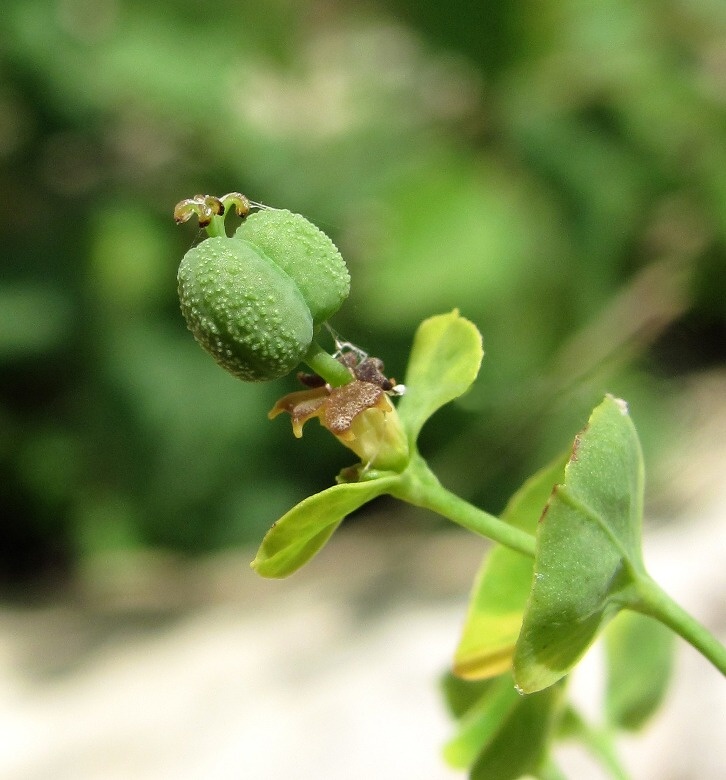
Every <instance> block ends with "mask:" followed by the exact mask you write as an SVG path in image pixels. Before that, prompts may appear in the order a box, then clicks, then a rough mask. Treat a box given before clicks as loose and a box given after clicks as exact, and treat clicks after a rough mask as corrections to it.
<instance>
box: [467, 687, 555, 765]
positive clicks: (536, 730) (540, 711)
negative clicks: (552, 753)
mask: <svg viewBox="0 0 726 780" xmlns="http://www.w3.org/2000/svg"><path fill="white" fill-rule="evenodd" d="M507 680H508V682H509V676H508V675H507ZM563 692H564V685H556V686H552V687H550V688H549V689H548V690H546V691H541V692H539V693H534V694H530V695H528V696H520V695H518V694H516V692H515V694H514V695H515V698H516V701H515V702H514V706H513V707H512V708H511V709H510V710H509V711H508V713H507V715H506V717H505V719H504V720H503V721H502V723H501V724H500V728H499V730H498V731H497V732H496V734H495V735H494V736H493V738H492V739H491V740H490V741H489V742H488V743H487V744H486V745H485V746H484V749H483V750H482V751H481V752H480V754H479V756H478V757H477V759H476V762H475V763H474V765H473V766H472V768H471V772H470V774H469V777H470V778H471V780H516V778H520V777H522V776H523V775H531V774H536V773H537V770H538V768H539V767H540V766H541V765H542V763H543V762H544V761H545V760H546V758H547V752H548V745H549V743H550V739H551V736H552V734H553V733H554V731H555V729H556V727H557V723H558V721H559V718H560V714H561V712H562V698H563Z"/></svg>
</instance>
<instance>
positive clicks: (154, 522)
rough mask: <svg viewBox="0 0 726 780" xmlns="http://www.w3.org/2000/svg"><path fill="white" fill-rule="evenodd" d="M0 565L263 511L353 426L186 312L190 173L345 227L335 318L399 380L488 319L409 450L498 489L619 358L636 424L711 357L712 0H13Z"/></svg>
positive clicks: (722, 49)
mask: <svg viewBox="0 0 726 780" xmlns="http://www.w3.org/2000/svg"><path fill="white" fill-rule="evenodd" d="M2 17H3V23H2V28H1V29H0V177H1V179H0V181H1V184H2V186H0V199H1V203H2V212H3V213H4V215H5V217H4V218H3V220H2V226H1V227H0V229H1V230H2V242H1V245H0V253H1V254H0V258H1V262H0V515H1V516H2V519H1V521H0V522H1V524H2V542H1V543H0V579H2V581H3V582H4V583H5V584H13V583H14V584H17V583H19V582H25V581H27V580H28V579H29V578H30V579H34V580H39V579H43V578H45V577H56V576H57V575H58V574H62V573H64V572H68V571H71V570H72V569H73V567H74V566H75V565H76V564H78V563H79V562H82V561H83V560H85V559H86V557H87V556H89V555H95V554H99V553H104V552H107V551H111V550H118V549H128V548H138V547H147V546H153V547H163V548H166V549H171V550H176V551H181V552H188V553H197V552H204V551H209V550H214V549H219V548H223V547H226V546H231V545H239V544H251V543H254V542H256V541H257V540H259V538H260V535H261V534H262V532H263V531H264V530H265V529H266V528H267V526H268V525H269V524H270V523H271V522H272V521H273V520H275V519H276V517H277V516H278V515H279V514H281V513H282V512H283V511H285V510H286V509H287V508H289V507H290V506H291V505H292V504H294V503H295V502H296V501H298V500H299V499H301V498H302V497H303V496H305V495H307V494H308V493H310V492H312V491H315V490H319V489H322V488H323V487H325V486H327V485H329V484H331V483H332V480H333V476H334V475H335V474H336V473H337V471H338V470H339V469H340V468H341V467H343V466H345V465H348V464H349V463H350V462H351V456H350V455H349V454H348V453H346V452H345V451H344V450H343V449H342V448H340V447H338V446H337V445H336V444H335V442H333V441H332V438H331V439H330V440H329V439H328V438H327V437H326V436H325V435H323V432H322V431H320V430H318V429H317V427H316V426H311V427H310V428H309V429H307V430H306V433H305V438H304V439H303V440H302V442H300V441H296V440H294V439H293V437H292V435H291V432H290V429H289V426H288V425H285V424H284V423H283V422H282V421H281V420H276V421H275V422H274V423H270V422H268V420H267V419H266V411H267V410H268V409H269V408H270V407H271V406H272V404H273V403H274V401H275V400H276V398H277V397H279V396H280V395H282V394H283V393H285V392H288V391H290V390H291V389H294V386H295V383H294V380H293V379H292V378H290V379H289V380H285V381H281V382H275V383H272V384H270V385H259V386H258V385H254V386H253V385H250V386H247V385H243V384H241V383H240V382H238V381H237V380H234V379H232V378H231V377H229V376H227V375H226V374H225V373H224V372H223V371H221V370H220V369H218V368H217V367H216V366H215V364H214V363H213V362H212V360H211V359H210V358H209V357H208V356H206V355H205V354H204V353H203V352H202V351H201V350H200V349H199V347H198V346H197V345H196V344H195V343H194V341H193V339H192V337H191V335H190V334H189V333H188V332H187V331H186V329H185V326H184V323H183V320H182V318H181V315H180V314H179V312H178V303H177V299H176V289H175V287H176V283H175V273H176V267H177V265H178V263H179V260H180V259H181V257H182V255H183V253H184V252H185V251H186V250H187V249H188V248H189V247H190V246H192V245H193V243H194V242H195V241H197V240H199V234H198V233H196V232H195V228H194V227H192V225H191V224H188V225H185V226H183V227H181V228H178V227H175V226H174V224H173V222H172V219H171V212H172V209H173V207H174V204H175V203H176V202H177V201H178V200H180V199H182V198H184V197H189V196H191V195H193V194H195V193H196V192H205V193H214V194H218V195H219V194H222V193H224V192H228V191H230V190H240V191H242V192H244V193H245V194H247V195H248V196H249V197H251V198H253V199H255V200H258V201H261V202H264V203H267V204H270V205H273V206H280V207H287V208H290V209H292V210H295V211H300V212H302V213H303V214H305V215H306V216H308V217H309V218H310V219H311V220H312V221H314V222H315V223H316V224H318V225H319V226H320V227H322V228H323V229H324V230H325V231H326V232H328V233H329V234H330V235H331V236H332V237H333V239H334V240H335V241H336V242H337V243H338V245H339V246H340V248H341V250H342V252H343V255H344V256H345V257H346V259H347V260H348V263H349V265H350V268H351V273H352V277H353V293H352V295H351V298H350V300H349V302H348V303H347V305H346V306H344V308H343V310H342V311H341V313H340V314H339V315H337V316H336V318H335V320H334V322H333V325H334V327H335V328H336V329H337V330H338V331H339V332H340V333H341V334H342V335H343V336H344V337H345V338H347V339H350V340H352V341H354V342H356V343H357V344H359V345H360V346H362V347H363V348H365V349H366V350H368V351H369V352H371V353H373V354H376V355H379V356H380V357H382V358H384V360H385V361H386V366H387V370H388V372H389V374H392V375H394V376H396V377H398V378H399V380H400V379H402V377H403V374H404V371H405V364H406V354H407V350H408V347H409V345H410V341H411V338H412V335H413V332H414V330H415V328H416V326H417V324H418V322H419V321H420V320H421V319H422V318H424V317H426V316H429V315H431V314H436V313H441V312H443V311H447V310H450V309H451V308H453V307H459V308H460V310H461V311H462V313H463V314H464V315H465V316H467V317H469V318H470V319H472V320H473V321H474V322H475V323H476V324H477V325H478V327H479V328H480V329H481V330H482V332H483V334H484V341H485V348H486V350H487V357H486V359H485V363H484V366H483V370H482V373H481V375H480V379H479V381H478V383H477V385H476V387H475V389H474V390H473V391H472V392H471V393H470V394H469V395H468V396H467V397H466V398H465V399H463V401H462V402H461V403H460V404H458V405H457V406H456V407H453V408H450V409H446V410H444V411H442V412H441V413H440V414H439V415H438V416H437V418H435V420H434V421H433V422H432V423H431V424H430V426H429V427H428V428H427V429H426V431H425V433H424V439H423V449H424V451H425V453H426V454H427V455H429V456H430V457H431V460H432V462H433V465H434V467H435V468H436V469H437V470H438V471H439V472H440V475H441V477H442V480H443V481H444V482H445V483H446V484H447V485H449V486H450V487H452V488H454V489H456V490H458V491H460V492H461V493H462V494H464V495H465V496H466V497H468V498H471V499H473V500H475V501H477V502H481V503H482V504H483V505H484V506H486V507H487V508H488V509H489V510H492V511H497V510H499V509H500V508H501V507H502V505H503V502H504V501H505V500H506V497H507V496H508V495H509V493H511V491H512V490H514V489H515V488H516V487H517V485H518V484H519V482H520V481H521V480H522V479H523V478H524V477H525V476H527V474H528V473H530V472H531V471H533V470H534V469H535V468H537V467H539V466H540V465H542V463H543V462H544V461H545V460H546V459H547V458H549V457H551V456H553V455H554V454H556V453H557V452H558V451H559V450H561V449H562V448H564V447H566V446H567V445H568V442H569V441H570V440H571V438H572V436H573V434H574V432H575V431H576V430H577V429H578V428H579V427H581V425H582V424H583V422H584V421H585V419H586V417H587V414H588V412H589V409H590V408H591V407H592V406H593V405H594V404H595V403H597V402H598V400H599V399H600V397H601V396H602V394H603V393H604V392H606V391H610V392H613V393H616V394H619V395H622V396H623V397H625V398H626V399H628V400H629V401H630V403H631V408H632V411H633V415H634V418H635V421H636V424H637V425H638V427H639V429H640V431H641V434H642V435H643V438H644V440H645V445H646V450H647V454H648V456H649V457H650V458H657V456H658V454H659V453H662V452H663V451H666V450H667V449H668V448H671V447H676V446H677V442H678V432H679V421H678V420H677V419H676V418H675V417H674V414H673V409H674V399H676V398H677V397H678V393H679V390H680V388H681V387H682V385H683V382H684V381H685V379H687V378H688V377H689V375H691V374H692V373H693V372H698V371H702V370H704V369H707V368H709V367H712V366H714V365H717V364H719V363H723V361H724V358H725V357H726V338H725V337H726V303H725V301H726V273H724V271H725V268H726V263H724V257H725V254H726V4H724V3H723V2H721V0H688V1H686V0H680V1H679V0H650V1H649V0H642V1H641V2H636V3H634V2H632V0H598V1H597V2H594V1H593V2H583V1H582V0H536V2H534V1H530V2H525V1H522V2H511V0H498V1H497V0H490V1H489V2H467V1H466V0H450V2H448V3H445V4H444V3H438V2H413V0H379V2H374V1H373V0H371V1H370V2H360V1H359V0H348V2H333V1H332V0H304V1H303V2H300V1H299V0H298V1H296V2H294V1H293V0H265V1H264V2H257V3H243V2H231V1H230V0H227V1H225V0H220V2H217V3H215V4H213V5H210V4H202V3H183V2H182V3H180V2H170V1H169V0H157V2H154V3H149V2H147V0H3V11H2Z"/></svg>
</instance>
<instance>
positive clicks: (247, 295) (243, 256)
mask: <svg viewBox="0 0 726 780" xmlns="http://www.w3.org/2000/svg"><path fill="white" fill-rule="evenodd" d="M178 282H179V300H180V303H181V310H182V314H183V315H184V318H185V319H186V321H187V325H188V327H189V330H191V332H192V333H193V334H194V338H195V339H196V340H197V341H198V342H199V344H201V346H202V347H204V349H206V350H207V351H208V352H209V353H210V354H211V355H212V357H213V358H214V359H215V360H216V361H217V363H219V365H221V366H222V368H225V369H226V370H227V371H229V372H230V373H231V374H234V376H237V377H239V378H240V379H242V380H244V381H247V382H260V381H264V380H268V379H277V378H279V377H282V376H285V375H286V374H289V373H290V372H291V371H292V370H293V369H294V368H295V367H296V366H297V365H298V363H300V361H301V360H302V358H303V356H304V355H305V353H306V352H307V350H308V348H309V347H310V344H311V342H312V338H313V319H312V316H311V314H310V310H309V308H308V305H307V303H306V301H305V299H304V298H303V296H302V294H301V292H300V290H299V289H298V287H297V285H296V284H295V282H294V281H293V279H291V278H290V276H288V275H287V274H286V273H285V272H284V271H283V270H282V269H281V268H279V267H278V266H277V265H275V263H273V262H271V261H270V260H269V258H268V257H266V256H265V255H264V254H262V253H261V252H260V251H258V250H256V249H255V248H254V247H253V246H252V245H251V244H248V243H247V242H245V241H239V240H238V239H236V238H227V237H223V236H220V237H215V238H208V239H207V240H206V241H203V242H202V243H201V244H199V245H198V246H196V247H194V248H193V249H190V250H189V251H188V252H187V253H186V255H184V258H183V260H182V262H181V265H180V266H179V274H178Z"/></svg>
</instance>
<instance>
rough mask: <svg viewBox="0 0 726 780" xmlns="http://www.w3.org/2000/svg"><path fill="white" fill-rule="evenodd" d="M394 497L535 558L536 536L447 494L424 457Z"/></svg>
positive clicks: (406, 474) (417, 457) (405, 475)
mask: <svg viewBox="0 0 726 780" xmlns="http://www.w3.org/2000/svg"><path fill="white" fill-rule="evenodd" d="M392 492H393V491H392ZM393 495H395V496H396V498H399V499H401V500H402V501H406V502H408V503H409V504H413V505H415V506H420V507H423V508H425V509H430V510H431V511H432V512H436V513H437V514H439V515H441V516H442V517H446V518H447V519H449V520H452V521H453V522H454V523H457V524H458V525H460V526H462V527H464V528H466V529H467V530H469V531H473V532H474V533H475V534H478V535H479V536H485V537H487V538H488V539H493V540H494V541H495V542H499V544H503V545H504V546H505V547H509V548H511V549H512V550H516V551H517V552H520V553H523V554H524V555H528V556H529V557H530V558H534V551H535V540H534V536H531V535H530V534H528V533H526V532H525V531H521V530H520V529H519V528H515V527H514V526H512V525H509V523H505V522H504V521H503V520H500V519H499V518H498V517H495V516H494V515H490V514H489V513H488V512H485V511H484V510H482V509H479V508H477V507H475V506H473V505H472V504H470V503H469V502H468V501H465V500H464V499H463V498H459V496H457V495H456V494H455V493H452V492H450V491H449V490H447V489H446V488H445V487H444V486H443V485H442V484H441V483H440V482H439V481H438V479H437V478H436V476H435V475H434V473H433V472H432V471H431V470H430V469H429V467H428V466H427V465H426V462H425V461H424V460H423V458H421V456H420V455H414V457H413V458H412V460H411V465H410V466H409V467H408V469H406V471H405V472H404V473H403V474H402V475H401V480H400V481H399V482H398V483H397V484H396V486H395V492H393Z"/></svg>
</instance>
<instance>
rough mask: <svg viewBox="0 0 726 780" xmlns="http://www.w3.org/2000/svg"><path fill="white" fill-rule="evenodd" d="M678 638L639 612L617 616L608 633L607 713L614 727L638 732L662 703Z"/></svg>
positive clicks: (606, 645)
mask: <svg viewBox="0 0 726 780" xmlns="http://www.w3.org/2000/svg"><path fill="white" fill-rule="evenodd" d="M674 643H675V634H674V633H673V632H672V631H671V630H670V629H669V628H667V627H666V626H664V625H663V624H662V623H659V622H658V621H656V620H654V619H653V618H649V617H646V616H645V615H640V614H638V613H637V612H623V613H622V614H620V615H618V617H617V619H616V620H614V621H613V622H612V623H611V625H609V626H608V629H607V631H606V632H605V648H606V651H607V656H606V657H607V687H606V690H605V711H606V713H607V718H608V721H609V723H610V724H611V725H613V726H616V727H618V728H622V729H628V730H631V731H634V730H637V729H639V728H640V727H641V726H643V725H644V723H645V722H646V720H648V718H649V717H650V716H651V715H652V714H653V713H654V712H655V711H656V710H657V709H658V707H659V705H660V703H661V702H662V701H663V697H664V696H665V693H666V690H667V688H668V682H669V680H670V674H671V671H672V667H673V649H674Z"/></svg>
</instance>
